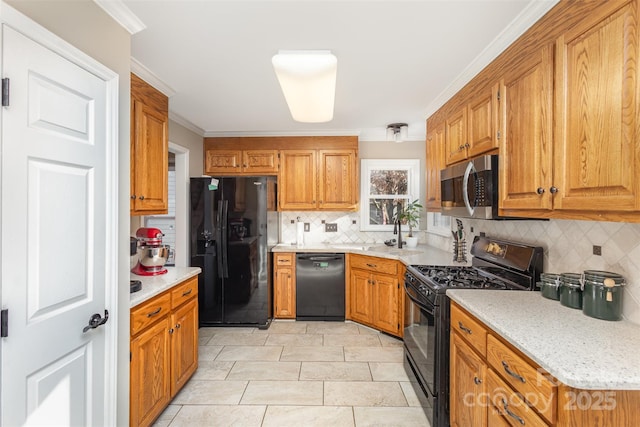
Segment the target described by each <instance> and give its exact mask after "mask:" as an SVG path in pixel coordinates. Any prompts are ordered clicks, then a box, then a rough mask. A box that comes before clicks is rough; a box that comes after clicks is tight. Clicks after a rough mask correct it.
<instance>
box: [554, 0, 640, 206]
mask: <svg viewBox="0 0 640 427" xmlns="http://www.w3.org/2000/svg"><path fill="white" fill-rule="evenodd" d="M606 3H607V5H605V7H603V8H601V9H600V10H599V11H598V13H592V14H590V15H588V16H586V17H585V18H584V19H583V20H582V21H581V22H580V23H579V24H578V25H575V26H573V27H571V28H570V29H569V30H568V31H567V32H566V33H564V34H563V35H562V36H561V37H559V38H558V39H557V41H556V73H555V78H556V85H557V87H558V88H559V90H557V91H556V94H555V100H556V104H555V107H556V127H555V135H556V139H555V164H554V166H555V168H554V180H553V185H554V186H555V187H556V188H557V189H558V192H557V193H556V194H555V195H554V196H553V207H554V209H563V210H564V209H572V210H582V211H606V210H614V211H627V212H629V211H639V210H640V164H639V162H640V159H639V156H640V150H639V149H638V147H639V143H638V137H639V135H638V132H637V131H638V118H637V117H638V113H639V111H638V102H639V101H640V100H639V84H638V77H639V76H638V74H639V70H638V61H640V54H639V49H640V40H639V37H640V35H639V34H638V31H640V28H639V23H638V19H640V16H639V13H638V3H637V2H636V1H626V2H606Z"/></svg>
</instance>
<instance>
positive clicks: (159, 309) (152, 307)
mask: <svg viewBox="0 0 640 427" xmlns="http://www.w3.org/2000/svg"><path fill="white" fill-rule="evenodd" d="M169 311H171V294H169V293H165V294H163V295H161V296H159V297H155V298H152V299H150V300H149V301H147V302H144V303H142V304H140V305H138V306H136V307H134V308H133V309H132V310H131V336H134V335H135V334H137V333H138V332H140V331H141V330H143V329H144V328H146V327H147V326H148V325H150V324H152V323H154V322H155V321H156V320H158V319H160V318H162V317H165V316H166V315H168V314H169Z"/></svg>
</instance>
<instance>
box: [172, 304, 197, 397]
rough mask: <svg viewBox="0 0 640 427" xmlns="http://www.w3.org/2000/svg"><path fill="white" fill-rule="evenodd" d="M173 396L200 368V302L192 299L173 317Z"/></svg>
mask: <svg viewBox="0 0 640 427" xmlns="http://www.w3.org/2000/svg"><path fill="white" fill-rule="evenodd" d="M170 326H171V329H173V333H171V365H172V366H171V396H172V397H173V396H175V395H176V393H177V392H178V391H179V390H180V389H181V388H182V386H184V385H185V384H186V382H187V381H188V380H189V378H191V375H192V374H193V373H194V372H195V371H196V369H197V368H198V300H197V299H196V298H192V299H191V300H189V301H188V302H186V303H185V304H183V305H181V306H180V307H179V308H178V309H177V310H176V311H175V312H174V313H173V314H172V315H171V324H170Z"/></svg>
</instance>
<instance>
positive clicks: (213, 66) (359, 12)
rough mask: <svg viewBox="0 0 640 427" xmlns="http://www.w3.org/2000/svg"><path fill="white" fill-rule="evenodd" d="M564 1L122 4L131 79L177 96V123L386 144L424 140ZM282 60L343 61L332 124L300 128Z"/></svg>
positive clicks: (208, 129) (155, 0)
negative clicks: (135, 22)
mask: <svg viewBox="0 0 640 427" xmlns="http://www.w3.org/2000/svg"><path fill="white" fill-rule="evenodd" d="M96 1H98V0H96ZM556 1H557V0H533V1H530V0H501V1H489V0H469V1H455V0H441V1H434V0H423V1H420V0H413V1H403V0H387V1H381V0H378V1H368V0H352V1H339V0H316V1H314V0H295V1H294V0H288V1H271V0H254V1H248V0H232V1H221V0H199V1H191V0H151V1H145V0H123V4H124V6H126V7H128V9H130V11H131V12H133V14H135V16H137V18H138V19H139V20H140V21H141V22H142V24H144V26H146V28H145V29H142V30H141V31H139V32H137V33H135V34H133V35H132V42H131V44H132V46H131V54H132V70H133V71H134V72H136V73H138V74H140V76H141V77H143V78H145V79H147V80H151V81H150V83H152V84H155V85H157V86H159V88H160V89H161V90H163V91H165V92H166V93H167V94H168V95H170V98H169V99H170V101H169V108H170V114H171V117H172V119H174V120H176V121H177V122H179V123H181V124H184V125H187V126H188V127H190V128H191V129H193V130H195V131H197V132H199V133H201V134H202V135H204V136H217V135H224V136H229V135H238V136H240V135H274V134H279V135H335V134H343V135H359V136H360V139H361V140H384V139H385V128H386V125H387V124H389V123H393V122H407V123H409V137H410V138H409V139H412V140H422V139H424V136H425V120H426V118H427V117H428V116H429V115H430V114H431V113H433V112H434V111H435V110H436V109H437V108H438V107H440V106H441V105H442V104H443V103H444V102H445V101H446V100H447V99H448V98H449V97H450V96H451V95H452V94H453V93H455V91H457V90H459V89H460V88H461V87H462V86H463V85H464V84H465V83H466V82H467V81H468V80H469V79H470V78H471V77H472V76H473V75H474V74H476V73H477V72H478V71H480V70H481V69H482V68H483V67H484V66H485V65H486V64H487V63H488V62H490V61H491V60H492V59H493V58H494V57H495V56H496V55H497V54H498V53H499V52H501V51H502V50H503V49H504V48H505V47H506V46H508V45H509V44H510V43H511V42H512V41H513V40H515V38H516V37H517V36H518V35H520V34H521V33H522V32H523V31H524V30H525V29H526V28H528V27H529V26H530V25H531V24H532V23H533V22H535V21H536V20H537V19H538V18H539V17H540V16H542V14H544V12H546V11H547V10H548V9H549V8H551V7H552V6H553V4H555V2H556ZM98 2H99V3H105V1H104V0H102V1H98ZM103 7H104V6H103ZM105 9H106V8H105ZM121 22H122V20H121ZM281 49H283V50H313V49H327V50H331V51H332V52H333V53H334V54H335V55H336V56H337V58H338V77H337V84H336V97H335V111H334V118H333V120H332V121H331V122H328V123H321V124H309V123H297V122H295V121H293V119H292V118H291V115H290V114H289V110H288V108H287V105H286V103H285V100H284V97H283V95H282V92H281V90H280V87H279V85H278V81H277V79H276V76H275V74H274V71H273V67H272V65H271V57H272V56H273V55H274V54H276V53H277V52H278V50H281Z"/></svg>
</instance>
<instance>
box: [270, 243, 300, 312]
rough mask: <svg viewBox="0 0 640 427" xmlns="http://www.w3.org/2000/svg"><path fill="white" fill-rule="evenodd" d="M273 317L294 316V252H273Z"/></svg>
mask: <svg viewBox="0 0 640 427" xmlns="http://www.w3.org/2000/svg"><path fill="white" fill-rule="evenodd" d="M274 258H275V259H274V262H273V264H274V266H275V267H274V272H273V276H274V279H273V294H274V299H273V317H275V318H277V319H295V318H296V270H295V268H296V266H295V254H294V253H277V254H274Z"/></svg>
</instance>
